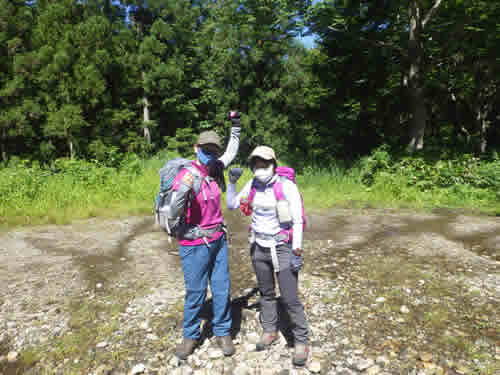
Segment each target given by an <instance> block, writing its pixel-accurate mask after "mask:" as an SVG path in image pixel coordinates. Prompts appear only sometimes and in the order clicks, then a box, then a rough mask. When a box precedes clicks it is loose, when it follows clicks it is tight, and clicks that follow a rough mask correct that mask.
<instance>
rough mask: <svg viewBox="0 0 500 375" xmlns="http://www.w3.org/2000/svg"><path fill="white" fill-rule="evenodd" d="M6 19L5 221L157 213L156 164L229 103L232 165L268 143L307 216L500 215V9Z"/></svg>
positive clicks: (189, 7)
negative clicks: (325, 212) (286, 167)
mask: <svg viewBox="0 0 500 375" xmlns="http://www.w3.org/2000/svg"><path fill="white" fill-rule="evenodd" d="M0 9H2V12H1V13H0V159H1V161H0V163H1V164H0V165H1V166H0V196H2V199H1V203H0V217H1V219H0V224H13V223H14V224H17V223H23V224H25V223H36V222H46V221H56V222H59V221H65V220H68V219H71V218H74V217H88V216H96V215H101V214H105V215H109V214H116V213H120V214H122V213H125V212H126V213H129V214H130V213H145V212H149V211H150V210H151V204H152V200H153V198H154V195H155V193H156V190H157V188H158V182H159V181H158V175H157V171H158V168H159V167H160V166H161V165H162V163H163V162H164V161H165V160H166V159H167V158H169V157H172V156H173V155H178V154H181V155H184V156H190V155H192V144H193V143H194V140H195V138H196V135H197V134H198V133H199V132H200V131H202V130H206V129H213V130H216V131H218V132H219V133H220V134H221V135H222V136H227V135H228V133H229V127H230V124H229V123H228V121H227V120H226V114H227V112H228V111H229V110H230V109H235V108H236V109H238V110H240V112H242V114H243V115H242V124H243V129H242V144H241V148H240V154H239V156H238V160H237V162H239V163H241V164H242V165H244V162H245V160H246V157H247V156H248V154H249V152H250V151H251V149H252V148H253V147H255V146H256V145H259V144H267V145H270V146H272V147H273V148H274V149H275V150H276V152H277V154H278V155H279V158H280V160H281V161H282V162H283V163H287V164H290V165H293V166H294V167H295V168H296V169H297V170H298V171H299V174H300V176H299V183H300V184H301V188H302V190H303V191H304V193H305V200H306V203H307V204H309V205H311V206H313V207H318V208H319V207H321V208H325V207H328V206H331V205H332V204H341V205H342V204H347V205H362V206H366V205H370V206H379V205H381V206H384V207H387V206H394V205H396V206H399V207H412V208H420V207H425V208H429V207H431V208H434V207H465V208H473V209H478V210H479V211H481V212H486V213H490V214H497V215H498V214H500V157H499V154H498V151H499V149H500V111H499V107H498V103H500V23H499V21H498V20H500V2H497V1H488V0H451V1H442V0H410V1H398V0H364V1H362V0H357V1H356V0H323V1H321V0H320V1H310V0H309V1H293V0H189V1H188V0H175V1H168V0H149V1H145V0H124V1H113V0H86V1H85V0H81V1H75V0H57V1H55V0H31V1H21V0H0ZM307 35H312V36H313V37H314V38H315V44H314V46H313V48H306V47H305V46H304V45H303V44H302V42H301V39H302V38H303V37H305V36H307ZM246 178H249V174H247V175H246Z"/></svg>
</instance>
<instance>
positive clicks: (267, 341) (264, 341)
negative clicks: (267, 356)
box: [255, 332, 279, 352]
mask: <svg viewBox="0 0 500 375" xmlns="http://www.w3.org/2000/svg"><path fill="white" fill-rule="evenodd" d="M278 339H279V336H278V332H264V333H263V334H262V336H261V337H260V341H259V342H258V343H257V345H256V346H255V350H257V351H258V352H260V351H262V350H266V349H268V348H269V347H270V346H271V345H272V344H274V343H276V342H277V341H278Z"/></svg>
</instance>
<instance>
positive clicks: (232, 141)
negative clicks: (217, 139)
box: [219, 111, 241, 168]
mask: <svg viewBox="0 0 500 375" xmlns="http://www.w3.org/2000/svg"><path fill="white" fill-rule="evenodd" d="M228 116H229V119H230V120H231V135H230V136H229V142H228V144H227V147H226V151H225V152H224V154H223V155H222V156H221V157H220V158H219V160H220V161H222V163H223V164H224V168H227V167H228V166H229V164H231V162H232V161H233V160H234V158H235V157H236V154H237V153H238V148H239V147H240V133H241V125H240V114H239V112H238V111H231V112H229V115H228Z"/></svg>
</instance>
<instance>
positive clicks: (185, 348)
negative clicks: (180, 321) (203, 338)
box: [175, 339, 198, 360]
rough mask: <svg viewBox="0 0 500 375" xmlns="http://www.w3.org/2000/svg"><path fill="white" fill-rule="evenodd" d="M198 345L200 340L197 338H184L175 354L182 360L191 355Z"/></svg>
mask: <svg viewBox="0 0 500 375" xmlns="http://www.w3.org/2000/svg"><path fill="white" fill-rule="evenodd" d="M197 345H198V340H195V339H183V340H182V342H181V343H180V344H179V345H177V348H176V349H175V355H176V356H177V357H178V358H179V359H182V360H185V359H186V358H187V357H189V355H191V354H192V353H193V352H194V349H195V348H196V346H197Z"/></svg>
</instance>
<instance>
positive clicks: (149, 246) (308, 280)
mask: <svg viewBox="0 0 500 375" xmlns="http://www.w3.org/2000/svg"><path fill="white" fill-rule="evenodd" d="M227 219H228V222H229V225H230V228H231V230H232V233H233V236H232V244H231V249H230V251H231V280H232V296H233V325H234V327H233V328H234V333H233V336H234V341H235V343H236V348H237V352H236V354H235V355H234V356H233V357H230V358H225V357H224V356H223V354H222V352H221V351H220V350H219V349H218V348H217V346H216V344H215V340H214V339H213V337H212V335H211V332H210V327H209V323H207V322H208V321H209V319H210V308H209V307H210V305H209V301H207V306H206V307H207V308H206V309H204V312H203V318H204V321H203V323H204V327H203V332H204V336H203V341H202V343H201V345H200V347H199V348H198V349H197V350H196V351H195V353H194V354H193V355H192V356H191V357H190V358H189V359H188V360H187V361H185V362H181V361H179V360H177V358H176V357H175V356H174V355H173V351H174V348H175V345H176V343H178V342H180V340H181V336H182V333H181V325H182V309H183V298H184V283H183V277H182V272H181V270H180V262H179V258H178V256H177V253H176V247H175V244H170V243H169V242H168V240H167V238H166V236H165V235H164V233H162V232H160V231H158V230H157V229H156V228H154V226H153V224H152V220H151V219H150V218H142V217H130V218H126V219H124V220H108V221H106V220H100V219H93V220H86V221H80V222H75V223H74V224H72V225H67V226H43V227H34V228H20V229H19V228H18V229H15V230H11V231H8V232H5V233H2V234H0V257H1V259H2V262H1V264H0V285H1V288H0V375H11V374H93V375H104V374H114V375H118V374H141V373H142V374H235V375H244V374H248V375H250V374H255V375H257V374H282V375H285V374H310V373H318V374H332V375H334V374H338V375H341V374H342V375H350V374H353V375H357V374H367V375H375V374H381V375H383V374H414V375H432V374H485V375H488V374H491V375H493V374H499V373H500V328H499V327H500V324H499V323H500V317H499V310H500V309H499V306H500V219H498V218H491V217H472V216H464V215H452V214H450V213H447V214H446V215H434V214H425V215H423V214H415V213H408V212H397V211H382V210H365V211H360V210H333V211H329V212H327V213H324V214H321V215H311V217H310V218H309V220H308V224H309V228H308V230H307V234H306V238H305V241H304V249H305V251H306V255H305V267H304V269H303V270H302V271H301V275H300V292H301V297H302V300H303V302H304V305H305V308H306V313H307V315H308V319H309V323H310V327H311V355H310V358H309V360H308V363H307V365H306V366H305V367H304V368H294V367H293V366H292V364H291V354H292V351H293V343H292V342H291V340H290V339H289V335H288V331H287V329H286V316H285V315H284V314H282V315H281V316H282V320H283V329H282V335H281V339H280V342H279V343H278V344H277V345H274V346H273V347H272V348H271V349H270V350H268V351H265V352H256V351H255V344H256V342H257V341H258V339H259V336H260V333H261V330H260V325H259V323H258V321H259V320H258V314H259V311H258V294H257V290H256V289H255V288H256V286H257V285H256V280H255V277H254V274H253V271H252V269H251V266H250V259H249V254H248V247H247V244H246V230H247V229H246V228H247V223H246V222H245V219H244V218H241V217H239V214H237V213H229V214H228V215H227Z"/></svg>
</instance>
